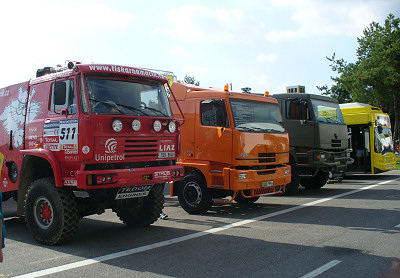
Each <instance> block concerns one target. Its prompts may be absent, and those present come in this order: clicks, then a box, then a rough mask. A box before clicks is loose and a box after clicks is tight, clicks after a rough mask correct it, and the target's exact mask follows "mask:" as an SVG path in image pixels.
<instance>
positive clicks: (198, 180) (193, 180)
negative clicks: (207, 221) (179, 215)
mask: <svg viewBox="0 0 400 278" xmlns="http://www.w3.org/2000/svg"><path fill="white" fill-rule="evenodd" d="M178 200H179V204H180V205H181V207H182V208H183V209H184V210H185V211H186V212H187V213H189V214H202V213H206V212H207V211H208V210H209V209H210V208H211V207H212V205H213V200H212V198H211V194H210V190H209V189H208V188H207V184H206V181H205V180H204V179H203V178H202V177H201V176H200V175H199V174H196V173H190V174H189V175H187V176H186V177H185V178H184V179H183V180H182V181H180V182H179V188H178Z"/></svg>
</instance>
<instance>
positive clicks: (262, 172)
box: [257, 170, 276, 176]
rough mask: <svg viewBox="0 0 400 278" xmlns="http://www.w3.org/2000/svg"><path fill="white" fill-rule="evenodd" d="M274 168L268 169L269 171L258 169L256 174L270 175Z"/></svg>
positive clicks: (273, 172)
mask: <svg viewBox="0 0 400 278" xmlns="http://www.w3.org/2000/svg"><path fill="white" fill-rule="evenodd" d="M275 172H276V170H269V171H259V172H257V175H261V176H262V175H272V174H275Z"/></svg>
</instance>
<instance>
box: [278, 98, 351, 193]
mask: <svg viewBox="0 0 400 278" xmlns="http://www.w3.org/2000/svg"><path fill="white" fill-rule="evenodd" d="M273 97H274V98H276V99H277V100H278V101H279V105H280V109H281V113H282V118H283V121H284V125H285V128H286V130H287V131H288V132H289V142H290V165H291V166H292V182H291V184H290V185H288V186H287V191H286V194H291V193H294V192H295V191H296V190H297V189H298V187H299V185H302V186H303V187H306V188H313V189H317V188H321V187H323V186H324V185H325V184H326V182H327V181H328V178H329V176H342V175H343V173H344V172H345V170H346V168H347V166H348V165H349V164H351V163H352V162H353V160H352V159H351V158H350V149H349V148H348V140H347V127H346V124H345V123H344V121H343V117H342V114H341V112H340V108H339V104H338V103H337V101H336V100H334V99H332V98H329V97H326V96H320V95H313V94H306V93H286V94H275V95H273Z"/></svg>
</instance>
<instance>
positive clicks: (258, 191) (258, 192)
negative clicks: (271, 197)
mask: <svg viewBox="0 0 400 278" xmlns="http://www.w3.org/2000/svg"><path fill="white" fill-rule="evenodd" d="M273 192H274V187H273V186H270V187H267V188H260V189H254V191H253V194H254V195H262V194H267V193H273Z"/></svg>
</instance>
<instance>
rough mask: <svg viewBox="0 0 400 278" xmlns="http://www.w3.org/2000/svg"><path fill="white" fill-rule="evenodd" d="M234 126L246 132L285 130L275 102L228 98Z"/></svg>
mask: <svg viewBox="0 0 400 278" xmlns="http://www.w3.org/2000/svg"><path fill="white" fill-rule="evenodd" d="M230 103H231V108H232V115H233V120H234V123H235V128H236V129H237V130H240V131H247V132H285V129H284V127H283V122H282V115H281V113H280V111H279V106H278V104H276V103H266V102H257V101H249V100H240V99H230Z"/></svg>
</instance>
